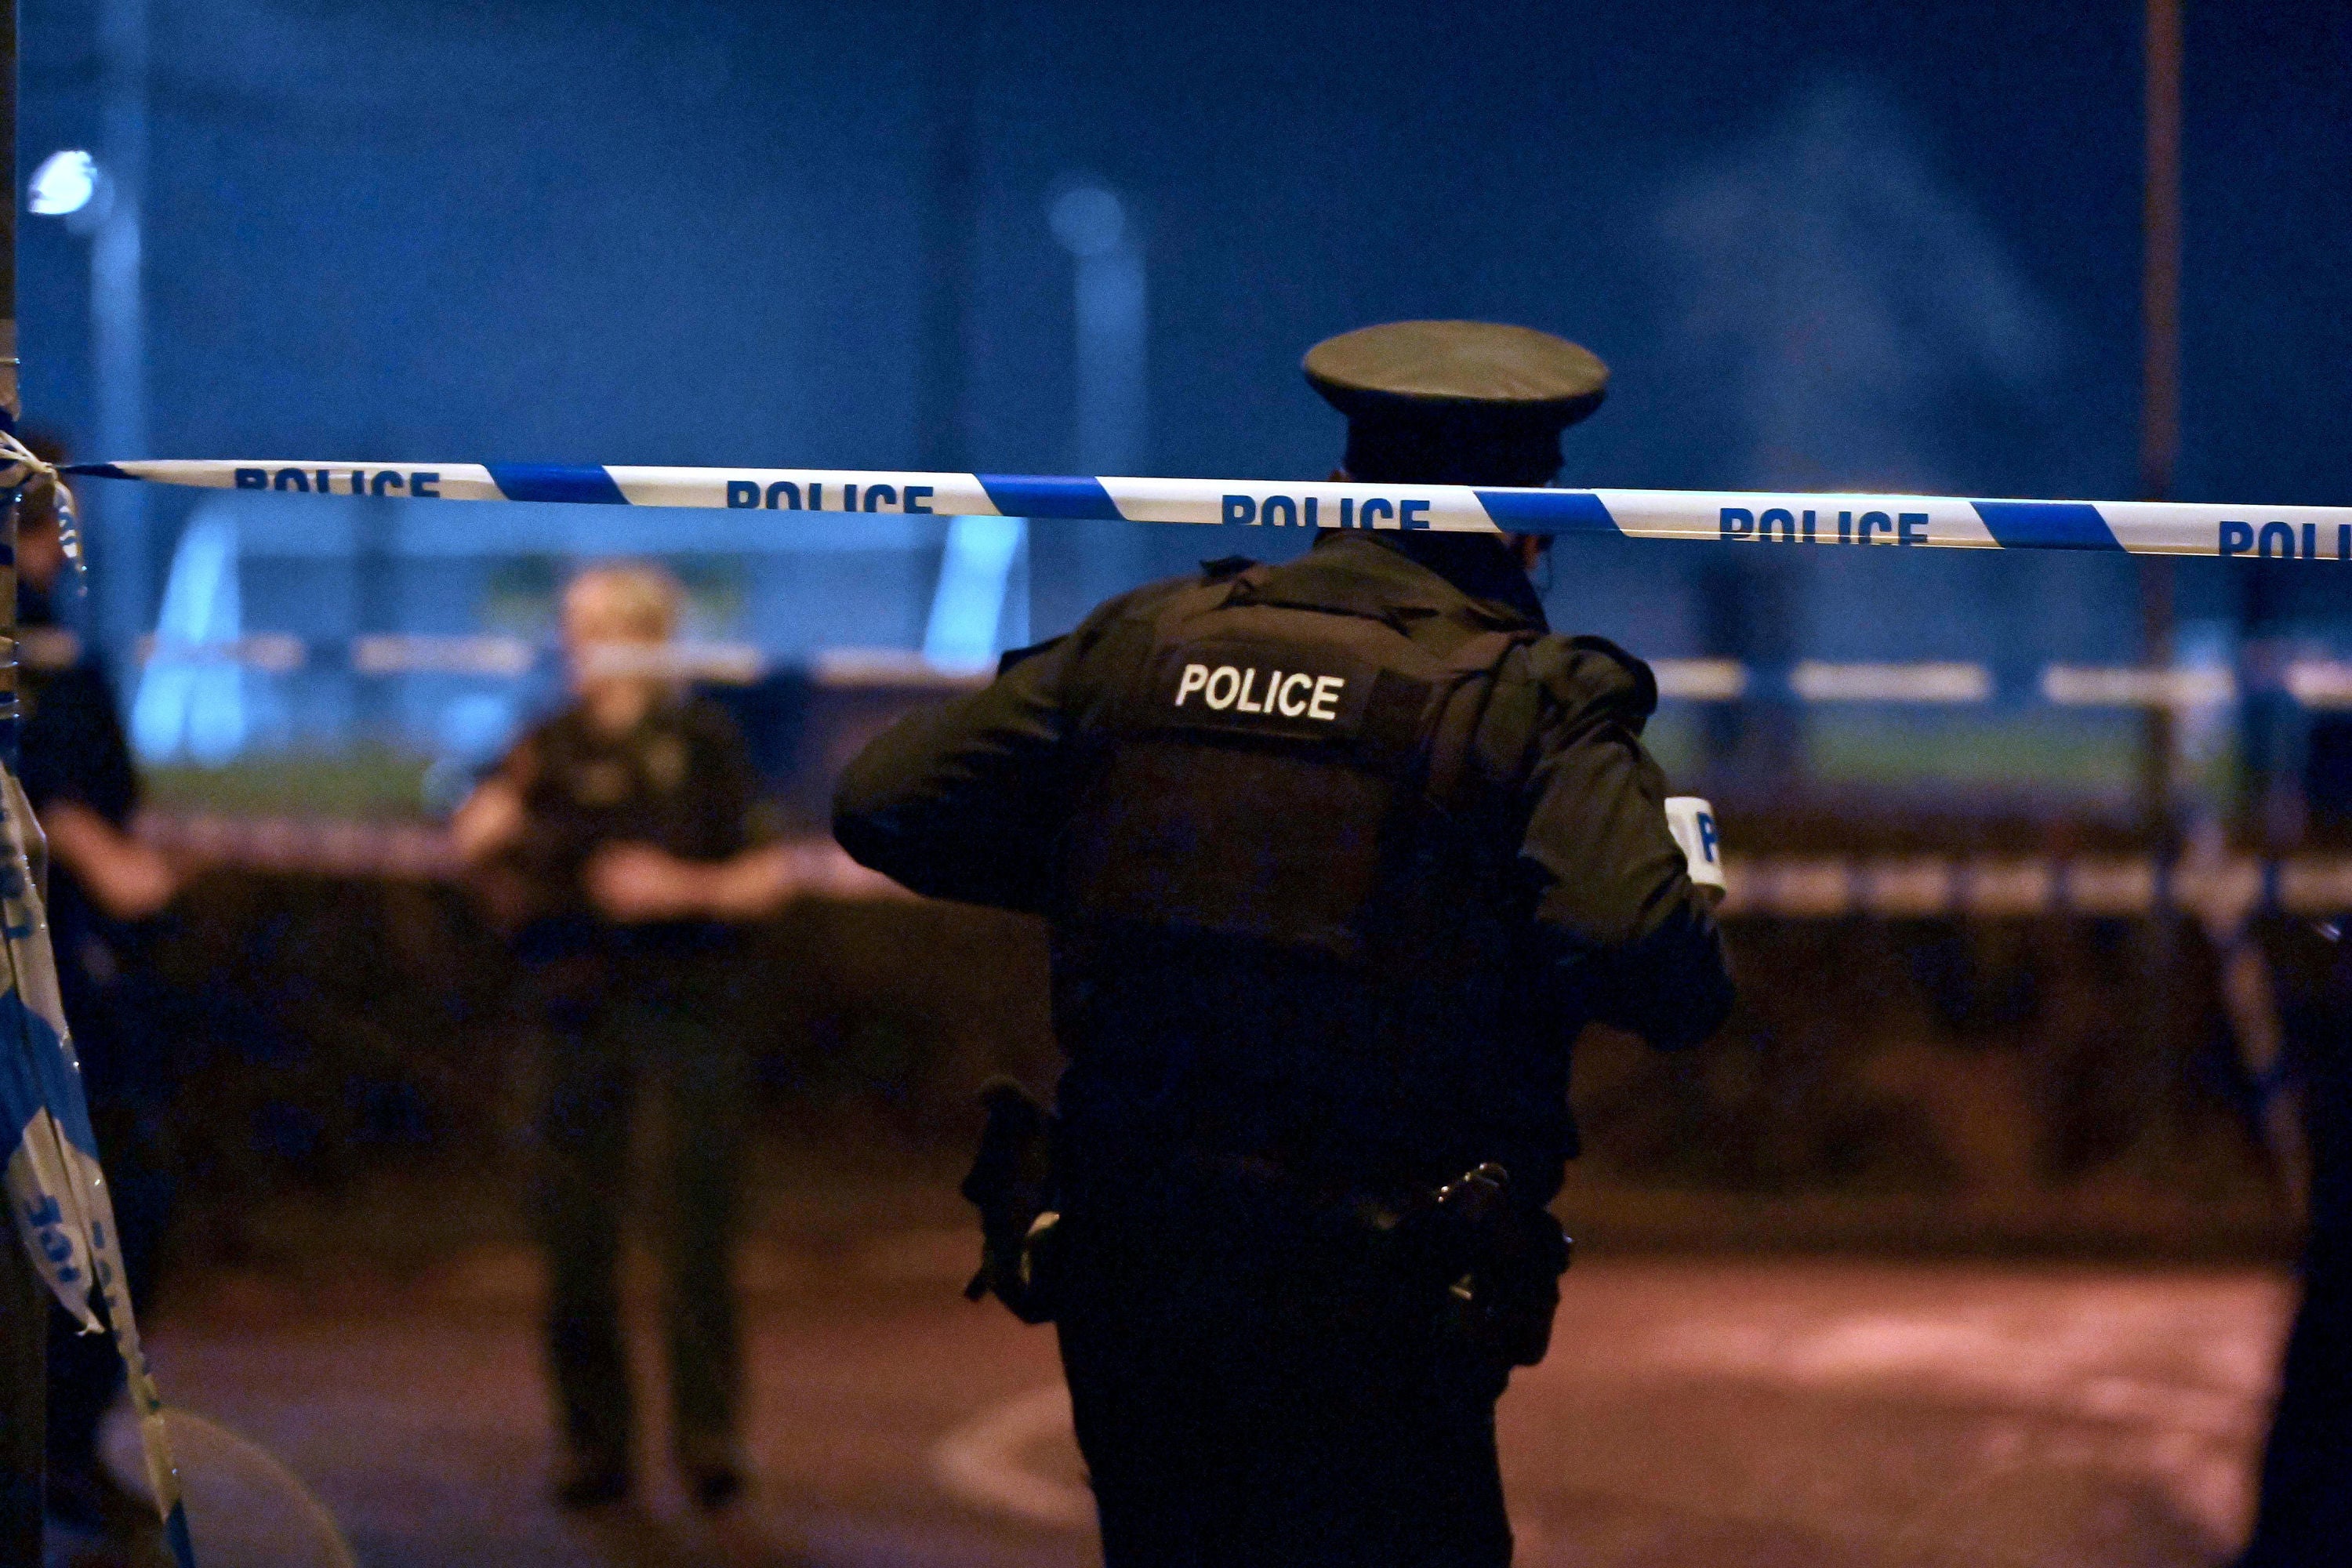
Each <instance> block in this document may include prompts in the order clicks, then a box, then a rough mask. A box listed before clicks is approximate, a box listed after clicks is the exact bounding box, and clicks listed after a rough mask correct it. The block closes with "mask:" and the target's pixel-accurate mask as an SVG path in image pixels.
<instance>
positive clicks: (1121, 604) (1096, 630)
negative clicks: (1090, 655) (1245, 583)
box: [1070, 555, 1257, 645]
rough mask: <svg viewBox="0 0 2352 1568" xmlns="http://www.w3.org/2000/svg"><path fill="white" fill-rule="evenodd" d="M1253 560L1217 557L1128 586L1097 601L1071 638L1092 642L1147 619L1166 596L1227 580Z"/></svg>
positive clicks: (1155, 613)
mask: <svg viewBox="0 0 2352 1568" xmlns="http://www.w3.org/2000/svg"><path fill="white" fill-rule="evenodd" d="M1256 564H1257V563H1256V562H1255V561H1252V560H1250V559H1249V558H1248V557H1246V556H1242V555H1229V556H1226V557H1224V558H1223V559H1222V560H1218V561H1203V562H1202V563H1201V570H1200V571H1198V572H1188V573H1186V574H1184V575H1182V576H1181V577H1162V578H1160V579H1159V580H1158V581H1156V582H1151V583H1146V584H1143V585H1142V586H1141V587H1139V588H1130V589H1129V590H1128V591H1127V592H1126V593H1124V594H1119V595H1114V596H1113V597H1111V598H1108V599H1105V600H1104V601H1103V602H1102V603H1101V604H1099V605H1096V606H1095V607H1094V609H1093V611H1092V612H1091V613H1090V614H1089V615H1088V616H1087V618H1086V619H1085V620H1084V621H1082V622H1080V623H1079V625H1078V627H1077V629H1076V631H1074V632H1072V633H1071V634H1070V638H1071V640H1072V641H1075V642H1077V643H1079V644H1081V645H1084V644H1088V643H1091V642H1095V641H1097V640H1099V639H1100V638H1102V637H1105V636H1107V635H1108V634H1109V633H1110V632H1112V631H1113V630H1115V629H1117V628H1118V627H1119V626H1124V625H1130V624H1133V623H1135V622H1139V621H1142V622H1149V621H1150V620H1152V619H1154V618H1156V617H1157V616H1159V614H1160V611H1161V610H1162V609H1164V608H1166V607H1167V605H1168V603H1169V601H1170V600H1171V599H1174V598H1175V597H1177V595H1181V594H1184V593H1188V592H1190V591H1192V590H1193V589H1195V588H1200V587H1202V586H1205V585H1207V584H1213V583H1224V582H1229V581H1231V580H1232V579H1233V578H1234V577H1237V576H1239V575H1241V574H1243V573H1244V572H1246V571H1248V570H1249V569H1250V568H1251V567H1253V566H1255V565H1256Z"/></svg>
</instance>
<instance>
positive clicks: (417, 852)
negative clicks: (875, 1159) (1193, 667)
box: [136, 811, 2352, 925]
mask: <svg viewBox="0 0 2352 1568" xmlns="http://www.w3.org/2000/svg"><path fill="white" fill-rule="evenodd" d="M136 826H137V831H138V834H139V836H140V837H142V839H144V840H146V841H147V842H148V843H150V844H152V845H153V846H155V847H157V848H159V849H161V850H163V851H164V852H165V853H166V854H169V855H172V856H174V857H176V858H182V859H184V860H188V861H192V862H196V863H203V864H214V865H225V866H241V867H245V868H250V869H254V870H263V871H277V872H289V873H297V874H310V875H324V876H347V877H356V876H374V877H384V878H390V879H397V880H404V881H431V880H447V879H454V878H456V877H457V876H458V875H459V874H460V866H459V862H458V859H457V849H456V847H455V846H454V845H453V844H452V843H451V842H450V839H449V836H448V834H447V833H446V831H445V830H443V829H441V828H439V827H437V826H432V825H429V824H425V823H359V822H336V821H323V820H304V819H301V818H293V817H239V816H213V815H173V814H167V813H159V812H152V811H150V812H143V813H142V814H141V815H140V816H139V818H138V821H137V825H136ZM784 853H785V854H786V855H787V856H788V857H789V859H790V875H789V877H788V879H787V881H788V882H789V885H790V886H791V888H792V889H793V892H794V893H796V894H798V895H801V896H805V897H813V898H824V899H836V900H874V899H911V898H913V897H914V896H915V895H914V894H912V893H909V892H908V891H907V890H906V889H903V888H901V887H899V886H898V884H897V883H895V882H893V881H891V880H890V879H888V878H887V877H884V876H882V875H880V874H879V873H877V872H874V871H869V870H867V869H866V868H864V867H862V866H860V865H858V864H857V863H856V861H854V860H852V859H850V858H849V857H848V856H847V855H845V854H844V853H843V852H842V850H841V847H839V846H838V845H836V844H835V843H834V842H833V840H831V839H830V838H821V837H806V838H796V839H791V840H788V841H786V843H785V845H784ZM1724 875H1725V881H1726V884H1727V890H1726V896H1725V899H1724V901H1723V904H1722V910H1723V912H1724V913H1725V914H1726V915H1727V916H1732V917H1737V918H1753V919H1780V920H1840V919H1846V918H1850V917H1853V916H1869V917H1872V918H1875V919H1880V920H1937V919H1953V918H1962V917H1973V918H1979V919H2021V918H2030V917H2040V916H2051V915H2057V916H2066V915H2072V916H2076V917H2080V918H2083V919H2094V920H2109V919H2118V918H2129V917H2138V916H2145V915H2148V914H2151V913H2155V912H2158V911H2160V910H2174V911H2179V912H2183V913H2189V914H2194V915H2196V916H2198V917H2200V919H2203V920H2206V921H2208V922H2209V923H2218V924H2221V925H2230V924H2234V923H2235V922H2236V921H2241V920H2242V919H2244V918H2245V917H2246V916H2247V915H2250V914H2254V913H2259V912H2263V911H2266V910H2277V911H2280V912H2282V913H2285V914H2291V915H2309V916H2317V915H2328V914H2336V913H2339V912H2341V911H2344V910H2352V856H2325V855H2311V856H2296V857H2292V858H2285V859H2279V860H2257V859H2253V858H2240V857H2227V856H2225V857H2217V858H2184V859H2175V860H2163V859H2159V858H2156V857H2154V856H2149V855H2084V856H2075V857H2050V856H2001V855H1891V856H1880V857H1853V856H1811V855H1727V856H1726V857H1724Z"/></svg>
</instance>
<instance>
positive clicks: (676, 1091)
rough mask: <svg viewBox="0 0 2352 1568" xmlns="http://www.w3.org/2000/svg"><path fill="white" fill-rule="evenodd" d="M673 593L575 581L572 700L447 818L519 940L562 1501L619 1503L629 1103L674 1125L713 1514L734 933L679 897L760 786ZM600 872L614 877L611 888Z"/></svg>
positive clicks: (678, 1394) (693, 1382)
mask: <svg viewBox="0 0 2352 1568" xmlns="http://www.w3.org/2000/svg"><path fill="white" fill-rule="evenodd" d="M677 600H678V590H677V584H676V583H675V582H674V581H672V580H671V579H670V578H669V577H668V575H667V574H665V573H662V572H660V571H657V570H656V569H654V568H650V567H643V566H604V567H598V568H594V569H592V570H589V571H586V572H583V573H582V574H580V575H579V576H577V577H575V578H574V579H573V580H572V584H570V586H569V588H568V590H567V591H566V593H565V595H564V603H563V636H564V642H565V647H566V651H567V653H568V654H569V656H570V658H571V660H572V672H573V674H572V679H573V693H574V700H573V701H572V704H571V705H570V706H569V707H567V708H565V709H564V710H562V712H560V713H558V714H557V715H555V716H554V717H553V718H551V719H550V720H548V721H545V722H544V723H541V724H540V725H539V726H538V727H536V728H535V729H533V730H532V731H530V733H528V734H527V735H525V736H524V737H523V739H522V740H521V741H520V742H519V743H518V744H517V745H516V746H515V748H514V750H513V751H512V752H509V754H508V755H507V757H506V759H505V760H504V762H503V763H500V765H499V768H498V770H497V771H496V772H495V773H493V774H492V775H491V776H490V777H488V779H486V780H485V781H484V782H483V783H482V784H481V785H480V786H479V787H478V788H477V789H476V790H475V792H474V794H473V795H471V796H470V797H469V798H468V799H467V802H466V804H465V805H462V806H461V807H459V808H458V812H457V816H456V818H455V819H454V821H453V822H452V824H451V826H452V831H453V833H454V836H455V837H456V838H457V846H458V849H459V852H460V854H461V855H462V856H463V857H464V858H466V859H467V861H468V862H469V863H470V864H471V865H473V866H475V867H476V868H478V870H479V872H480V874H481V876H482V878H483V881H484V886H485V889H486V890H487V891H488V893H489V895H490V901H491V904H492V907H493V910H494V912H496V913H498V914H499V915H500V916H501V917H502V921H503V923H504V924H505V925H506V927H507V928H508V929H509V931H511V932H513V933H514V934H513V945H514V948H515V950H516V952H517V953H518V955H519V956H520V959H521V960H522V965H523V969H524V972H525V975H526V982H525V984H526V987H527V989H528V990H529V992H530V996H531V999H532V1000H533V1002H534V1003H535V1005H536V1007H537V1009H538V1012H539V1018H540V1023H541V1026H542V1029H543V1034H544V1037H545V1041H546V1046H547V1049H548V1061H547V1082H546V1086H545V1093H544V1098H543V1100H542V1101H541V1110H540V1118H539V1138H540V1145H541V1147H540V1150H539V1153H540V1156H541V1166H540V1170H539V1180H538V1191H537V1200H538V1209H539V1220H540V1224H541V1231H542V1238H543V1241H544V1244H545V1246H546V1248H547V1254H548V1261H549V1273H550V1299H549V1304H548V1320H547V1336H548V1338H547V1353H548V1361H549V1363H550V1367H551V1371H552V1373H553V1374H554V1381H555V1391H556V1397H557V1403H558V1405H559V1406H560V1407H561V1419H562V1440H563V1450H562V1457H561V1459H560V1463H559V1473H558V1476H557V1479H556V1486H555V1493H556V1498H557V1500H558V1501H560V1502H562V1504H564V1505H565V1506H567V1507H574V1508H585V1507H590V1506H593V1505H595V1504H599V1503H605V1502H612V1501H614V1500H618V1499H620V1498H621V1497H623V1496H625V1494H626V1493H627V1492H628V1490H629V1489H630V1447H631V1436H632V1429H633V1426H634V1424H635V1423H634V1416H633V1412H632V1408H631V1403H632V1402H631V1399H630V1394H629V1375H628V1365H627V1358H626V1353H625V1350H624V1347H623V1342H622V1338H621V1329H620V1298H619V1282H618V1279H617V1272H618V1266H619V1261H620V1258H619V1253H620V1236H621V1214H622V1200H623V1192H624V1187H625V1174H626V1167H627V1164H628V1153H629V1125H630V1121H631V1110H632V1109H633V1104H634V1102H635V1100H636V1098H637V1095H638V1092H639V1090H640V1089H656V1090H659V1091H660V1092H661V1093H662V1094H663V1097H664V1098H665V1100H667V1106H668V1109H669V1110H670V1112H671V1114H670V1116H669V1119H668V1121H669V1125H668V1128H667V1132H668V1148H667V1157H666V1159H665V1161H664V1163H663V1170H662V1174H663V1177H664V1182H663V1185H664V1189H665V1190H664V1192H663V1194H662V1196H663V1198H664V1199H665V1200H666V1203H665V1205H664V1213H663V1215H662V1219H663V1223H662V1224H661V1226H659V1230H658V1235H659V1238H660V1251H661V1254H662V1261H663V1263H664V1265H665V1273H666V1275H667V1280H666V1283H667V1292H666V1300H665V1301H664V1309H665V1327H666V1329H667V1333H666V1336H665V1337H666V1340H667V1349H668V1352H669V1365H670V1378H669V1384H670V1394H671V1399H672V1404H673V1409H674V1415H673V1423H674V1436H675V1442H676V1447H677V1460H678V1464H679V1468H680V1469H681V1470H682V1471H683V1472H684V1475H685V1478H686V1480H687V1484H688V1489H689V1490H690V1491H691V1492H692V1494H693V1495H694V1497H695V1498H696V1500H698V1502H700V1503H701V1504H702V1505H703V1506H704V1507H706V1508H717V1507H719V1506H721V1505H723V1504H725V1503H727V1502H728V1501H730V1500H732V1499H733V1498H734V1497H735V1496H736V1494H737V1493H738V1492H740V1489H741V1488H742V1484H743V1477H742V1469H741V1464H740V1458H739V1457H738V1450H737V1443H736V1435H737V1426H738V1418H737V1400H738V1383H739V1380H740V1348H739V1335H738V1329H737V1322H736V1316H735V1308H734V1293H733V1284H732V1271H731V1267H730V1262H731V1251H732V1247H733V1242H734V1234H735V1223H734V1222H735V1214H736V1205H737V1186H738V1173H739V1172H738V1167H739V1165H740V1158H739V1156H740V1148H741V1142H742V1134H743V1131H744V1126H745V1102H746V1100H747V1098H748V1095H749V1092H750V1089H751V1066H750V1061H749V1058H748V1056H747V1054H746V1053H745V1052H744V1051H743V1050H742V1049H741V1048H740V1045H739V1043H738V1042H737V1041H736V1040H734V1039H733V1038H731V1037H730V1031H729V1029H728V1028H727V1024H728V1022H729V1021H730V1020H729V1018H728V1003H727V998H728V996H729V994H730V979H729V977H730V973H731V972H732V968H733V966H732V963H731V962H730V939H729V933H728V931H727V930H726V928H725V926H724V925H723V924H721V923H719V922H717V921H711V920H709V919H706V918H702V911H701V908H700V904H699V903H698V902H697V901H695V900H686V899H681V898H677V897H674V896H669V889H670V887H671V884H672V883H676V882H680V881H685V880H689V879H691V878H692V877H693V876H694V875H696V874H697V873H699V872H707V871H708V870H709V869H711V868H723V867H725V866H726V865H728V864H729V863H730V860H731V859H732V858H736V857H738V856H740V854H741V853H742V852H743V851H744V849H745V847H746V844H747V839H748V835H749V833H750V827H751V812H752V810H753V805H754V778H753V774H752V771H751V764H750V761H749V758H748V756H747V755H746V753H745V751H744V746H743V742H742V738H741V736H740V733H739V732H738V731H737V730H736V728H735V726H734V724H733V722H732V721H730V719H729V718H728V717H727V715H726V713H725V712H724V710H721V709H720V708H719V706H718V705H717V704H716V703H715V702H712V701H711V700H709V699H707V698H698V697H691V696H689V695H688V694H687V693H686V692H685V690H684V689H682V688H681V687H680V685H679V684H678V683H677V681H676V680H675V679H672V678H671V676H670V675H669V673H668V672H667V669H666V668H665V665H664V660H663V658H662V655H663V652H664V648H665V645H666V644H667V642H668V640H669V637H670V636H671V633H672V632H673V630H674V629H675V626H676V624H677ZM607 858H617V859H618V861H619V863H620V864H621V865H622V867H623V868H624V870H625V875H624V876H622V877H620V878H617V879H615V878H614V877H612V876H609V875H607V874H606V872H605V866H606V862H607ZM703 902H707V900H703Z"/></svg>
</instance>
